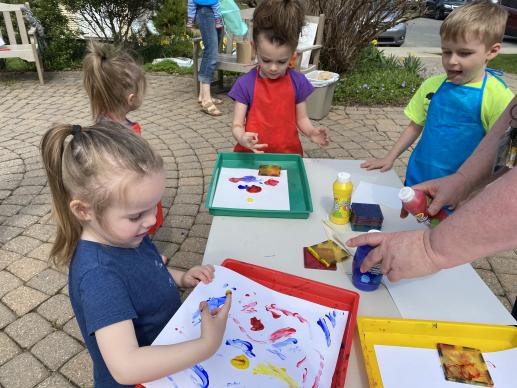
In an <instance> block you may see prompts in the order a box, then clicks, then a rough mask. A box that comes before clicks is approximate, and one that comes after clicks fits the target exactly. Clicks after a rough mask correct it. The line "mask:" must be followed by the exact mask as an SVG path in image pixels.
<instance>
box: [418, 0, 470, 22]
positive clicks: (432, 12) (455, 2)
mask: <svg viewBox="0 0 517 388" xmlns="http://www.w3.org/2000/svg"><path fill="white" fill-rule="evenodd" d="M466 3H467V0H426V2H425V7H426V14H427V15H429V16H432V17H434V18H435V19H436V20H443V19H445V18H446V17H447V16H448V15H449V14H450V13H451V12H452V11H453V10H455V9H456V8H458V7H461V6H463V5H465V4H466Z"/></svg>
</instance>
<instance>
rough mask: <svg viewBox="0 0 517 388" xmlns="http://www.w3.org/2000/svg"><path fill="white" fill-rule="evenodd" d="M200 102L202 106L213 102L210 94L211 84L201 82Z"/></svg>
mask: <svg viewBox="0 0 517 388" xmlns="http://www.w3.org/2000/svg"><path fill="white" fill-rule="evenodd" d="M199 101H201V104H207V103H208V102H209V101H212V95H211V92H210V84H205V83H203V82H200V84H199Z"/></svg>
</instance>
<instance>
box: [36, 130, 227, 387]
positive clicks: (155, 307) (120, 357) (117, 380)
mask: <svg viewBox="0 0 517 388" xmlns="http://www.w3.org/2000/svg"><path fill="white" fill-rule="evenodd" d="M41 153H42V157H43V163H44V166H45V170H46V173H47V177H48V181H49V186H50V190H51V194H52V209H53V216H54V218H55V221H56V224H57V234H56V239H55V241H54V244H53V247H52V250H51V253H50V255H51V257H52V258H53V260H54V262H55V264H57V265H68V266H69V278H68V287H69V293H70V301H71V303H72V307H73V309H74V312H75V315H76V318H77V322H78V324H79V327H80V329H81V334H82V335H83V338H84V340H85V343H86V346H87V348H88V351H89V353H90V355H91V357H92V360H93V373H94V384H95V386H96V387H102V388H106V387H121V386H126V385H135V384H138V383H143V382H147V381H153V380H155V379H158V378H162V377H165V376H167V375H169V374H173V373H176V372H179V371H181V370H183V369H186V368H189V367H192V366H193V365H195V364H197V363H199V362H201V361H203V360H205V359H207V358H209V357H210V356H211V355H212V354H213V353H215V351H216V350H217V349H218V347H219V346H220V344H221V340H222V336H223V334H224V330H225V327H226V321H227V318H228V312H229V309H230V304H231V296H229V297H228V298H227V299H226V303H225V304H224V306H222V307H221V309H219V310H216V311H211V312H209V311H208V307H207V305H206V302H202V303H201V304H200V310H201V316H202V325H201V335H200V337H199V338H197V339H195V340H192V341H187V342H183V343H178V344H174V345H167V346H150V345H151V343H152V342H153V341H154V339H155V338H156V337H157V335H158V334H159V333H160V331H161V330H162V329H163V328H164V326H165V325H166V324H167V322H168V321H169V320H170V318H171V317H172V316H173V314H174V313H175V312H176V311H177V309H178V308H179V306H180V294H179V291H178V287H194V286H195V285H197V284H198V283H199V282H204V283H209V282H210V281H212V279H213V276H214V268H213V267H212V266H195V267H193V268H191V269H190V270H189V271H187V272H182V271H178V270H174V269H167V267H166V266H165V265H164V264H163V262H162V259H161V257H160V254H159V253H158V251H157V249H156V247H155V246H154V244H153V243H152V241H151V240H150V238H149V236H148V234H147V231H148V229H149V227H151V226H152V225H154V223H155V222H156V204H157V203H158V201H159V200H160V198H161V196H162V193H163V190H164V183H165V173H164V169H163V161H162V159H161V157H160V156H159V155H158V154H157V153H155V152H154V151H153V150H152V148H151V147H150V146H149V144H148V143H147V142H146V141H145V140H144V139H143V138H142V137H140V136H137V135H136V134H134V133H133V132H132V131H131V130H130V129H129V128H126V127H124V126H122V125H120V124H117V123H110V122H103V123H98V124H96V125H93V126H91V127H85V128H82V127H80V126H78V125H57V126H55V127H53V128H52V129H50V130H48V131H47V132H46V133H45V135H44V136H43V139H42V142H41Z"/></svg>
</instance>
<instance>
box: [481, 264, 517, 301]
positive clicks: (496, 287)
mask: <svg viewBox="0 0 517 388" xmlns="http://www.w3.org/2000/svg"><path fill="white" fill-rule="evenodd" d="M476 272H477V273H478V275H479V276H480V277H481V279H483V281H484V282H485V283H486V285H487V286H488V287H489V288H490V289H491V290H492V292H493V293H494V294H496V295H501V296H502V295H504V290H503V287H502V286H501V283H499V280H498V279H497V277H496V276H495V274H494V273H493V272H491V271H487V270H484V269H476ZM516 277H517V275H516Z"/></svg>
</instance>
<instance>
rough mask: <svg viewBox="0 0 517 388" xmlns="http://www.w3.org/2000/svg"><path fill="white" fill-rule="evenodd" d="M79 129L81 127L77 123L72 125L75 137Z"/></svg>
mask: <svg viewBox="0 0 517 388" xmlns="http://www.w3.org/2000/svg"><path fill="white" fill-rule="evenodd" d="M81 129H82V128H81V126H80V125H77V124H74V125H72V135H73V136H74V137H75V136H76V135H78V134H79V133H80V132H81Z"/></svg>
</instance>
